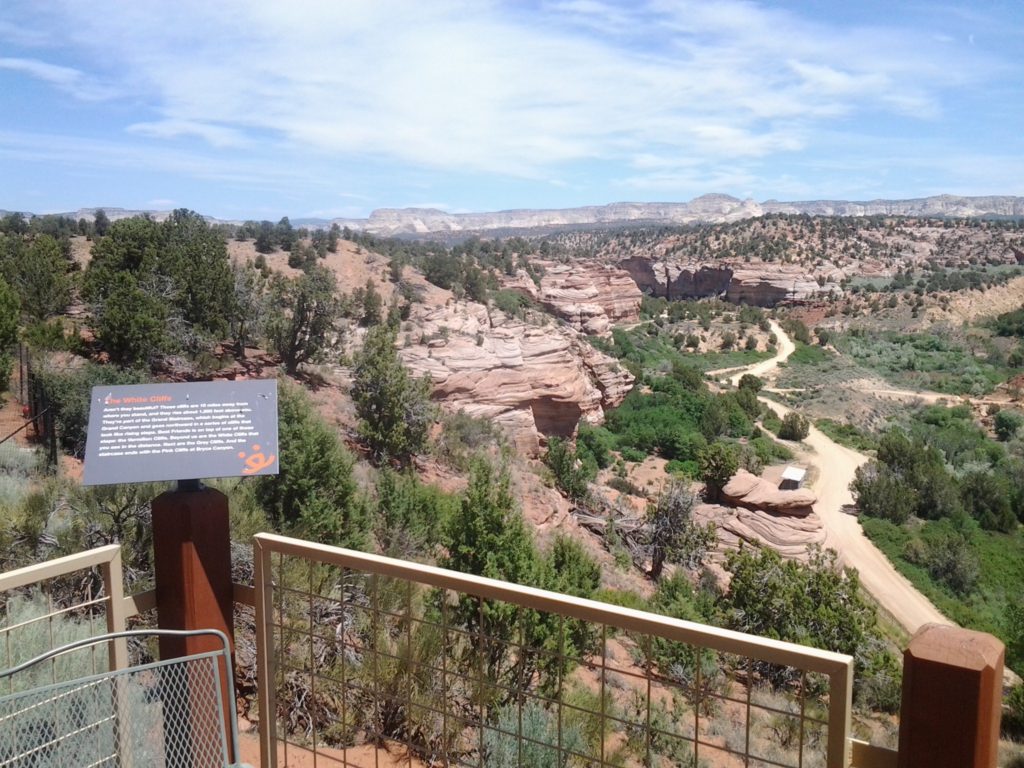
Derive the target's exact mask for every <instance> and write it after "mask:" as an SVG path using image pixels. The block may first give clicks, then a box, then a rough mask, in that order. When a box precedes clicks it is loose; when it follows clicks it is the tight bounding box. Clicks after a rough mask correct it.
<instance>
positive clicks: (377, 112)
mask: <svg viewBox="0 0 1024 768" xmlns="http://www.w3.org/2000/svg"><path fill="white" fill-rule="evenodd" d="M3 11H4V12H3V13H2V14H0V208H3V209H8V210H23V211H32V212H35V213H51V212H59V211H73V210H76V209H78V208H80V207H93V206H108V207H112V206H118V207H123V208H133V209H138V208H141V209H152V210H166V209H170V208H178V207H185V208H191V209H194V210H197V211H200V212H201V213H204V214H208V215H212V216H217V217H219V218H224V219H250V218H252V219H271V220H276V219H278V218H280V217H281V216H284V215H288V216H290V217H292V218H293V219H295V218H304V217H321V218H334V217H363V216H366V215H368V214H369V213H370V212H371V211H372V210H374V209H377V208H404V207H427V208H438V209H441V210H446V211H450V212H465V211H493V210H505V209H511V208H567V207H573V206H579V205H602V204H605V203H611V202H616V201H641V202H663V201H686V200H689V199H692V198H693V197H696V196H699V195H702V194H706V193H712V192H715V193H725V194H730V195H734V196H736V197H739V198H753V199H756V200H759V201H764V200H768V199H777V200H814V199H826V198H827V199H846V200H867V199H875V198H909V197H924V196H928V195H934V194H944V193H945V194H960V195H986V194H1003V195H1024V1H1022V0H1004V1H1003V2H997V1H995V0H993V1H992V2H982V1H980V0H978V1H976V2H970V3H966V2H949V3H941V2H928V3H921V2H915V1H914V0H899V1H898V2H892V0H886V2H881V1H879V0H844V1H843V2H833V1H832V0H800V1H799V2H797V1H795V0H794V1H793V2H783V1H780V2H771V3H768V2H746V1H743V2H740V1H737V0H698V1H696V2H691V1H690V0H667V1H663V0H650V1H645V0H635V1H634V2H602V1H601V0H551V2H545V1H544V0H519V1H518V2H490V1H489V0H472V2H456V1H454V0H429V1H426V2H425V1H424V0H410V1H409V2H404V1H398V0H395V1H392V0H369V1H367V2H363V0H325V1H323V2H317V1H316V0H304V1H302V2H289V3H286V2H281V1H280V0H244V1H241V0H239V1H236V0H202V2H196V1H193V0H175V2H166V1H165V0H160V1H156V0H133V2H123V1H119V2H113V1H111V0H90V1H89V2H81V0H67V1H66V2H61V1H60V0H3Z"/></svg>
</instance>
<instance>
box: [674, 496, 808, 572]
mask: <svg viewBox="0 0 1024 768" xmlns="http://www.w3.org/2000/svg"><path fill="white" fill-rule="evenodd" d="M693 519H694V521H695V522H697V523H700V524H707V523H711V524H713V525H714V527H715V534H716V536H717V538H718V542H717V546H716V548H715V552H716V553H717V555H718V558H719V559H724V555H725V553H726V552H728V551H729V550H736V549H739V547H740V545H741V544H742V543H748V544H756V545H759V546H765V547H771V548H772V549H774V550H776V551H777V552H778V553H779V554H781V555H782V556H783V557H788V558H793V559H797V560H802V561H806V560H807V557H808V555H809V554H810V551H811V549H812V548H813V547H824V546H825V545H826V543H827V542H826V531H825V527H824V525H822V522H821V518H819V517H818V515H817V514H815V513H813V512H812V513H810V514H807V515H804V516H801V517H793V516H791V515H773V514H771V513H769V512H765V511H763V510H758V509H744V508H742V507H740V508H731V507H724V506H719V505H717V504H701V505H699V506H698V507H696V508H695V509H694V511H693Z"/></svg>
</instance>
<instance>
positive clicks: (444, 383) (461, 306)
mask: <svg viewBox="0 0 1024 768" xmlns="http://www.w3.org/2000/svg"><path fill="white" fill-rule="evenodd" d="M414 312H415V316H414V318H413V321H414V323H415V325H417V326H419V329H420V333H421V337H420V339H419V340H418V341H414V342H413V343H410V344H409V345H408V346H406V347H405V348H403V349H402V350H401V356H402V359H403V361H404V362H405V364H406V365H407V366H408V367H409V368H410V370H411V371H412V372H413V373H414V374H416V375H429V376H430V378H431V380H432V381H433V384H434V396H435V398H436V399H438V400H440V401H442V402H443V403H444V404H445V405H446V406H448V407H452V408H456V409H459V410H463V411H465V412H467V413H469V414H471V415H473V416H478V417H482V418H488V419H492V420H494V421H496V422H498V423H500V424H502V425H504V426H505V427H507V428H508V430H509V431H510V433H511V435H512V437H513V440H514V442H515V443H516V447H517V448H518V449H519V450H521V451H523V452H524V453H527V454H536V453H537V452H538V451H539V449H540V443H541V435H545V436H568V435H571V434H572V432H573V430H574V428H575V426H576V424H577V422H578V421H579V420H580V419H581V418H582V419H585V420H587V421H589V422H591V423H600V422H601V421H603V420H604V409H605V408H608V407H611V406H615V405H617V404H618V403H619V402H621V400H622V398H623V397H625V395H626V394H627V393H628V392H629V388H630V386H631V385H632V381H633V377H632V376H631V375H630V374H629V373H628V371H626V370H624V369H622V368H621V367H620V366H619V365H618V363H617V362H616V361H614V360H612V359H611V358H608V357H607V356H605V355H603V354H601V353H600V352H598V351H597V350H595V349H593V348H592V347H591V346H590V345H589V344H588V343H586V342H585V341H584V340H583V339H582V338H580V337H579V334H578V333H577V332H576V331H574V330H573V329H571V328H568V327H566V326H559V325H556V324H554V323H553V322H552V323H551V324H550V325H547V326H541V325H535V324H530V323H528V322H524V321H522V320H519V319H514V318H510V317H508V316H506V315H504V314H503V313H501V312H500V311H497V310H494V311H493V322H492V316H491V315H490V314H489V313H488V310H487V308H486V307H484V306H483V305H481V304H476V303H474V302H465V301H460V302H454V301H453V302H449V303H448V304H447V305H445V306H439V307H433V308H431V307H426V306H423V305H416V309H415V310H414ZM410 341H412V340H410Z"/></svg>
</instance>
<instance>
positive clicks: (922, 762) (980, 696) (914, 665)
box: [897, 624, 1005, 768]
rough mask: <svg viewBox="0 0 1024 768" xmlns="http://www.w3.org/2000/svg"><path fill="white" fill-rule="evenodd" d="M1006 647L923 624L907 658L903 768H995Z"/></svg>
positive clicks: (953, 629)
mask: <svg viewBox="0 0 1024 768" xmlns="http://www.w3.org/2000/svg"><path fill="white" fill-rule="evenodd" d="M1004 650H1005V649H1004V647H1003V644H1002V642H1000V641H999V640H998V639H997V638H995V637H993V636H992V635H989V634H986V633H984V632H974V631H972V630H969V629H961V628H960V627H951V626H945V625H942V624H925V625H924V626H923V627H921V629H919V630H918V631H917V634H916V635H914V638H913V639H912V640H911V641H910V647H908V648H907V650H906V651H905V652H904V654H903V700H902V704H901V706H900V742H899V759H898V761H897V765H898V766H899V768H996V760H997V758H998V751H999V717H1000V713H1001V708H1002V685H1003V655H1004Z"/></svg>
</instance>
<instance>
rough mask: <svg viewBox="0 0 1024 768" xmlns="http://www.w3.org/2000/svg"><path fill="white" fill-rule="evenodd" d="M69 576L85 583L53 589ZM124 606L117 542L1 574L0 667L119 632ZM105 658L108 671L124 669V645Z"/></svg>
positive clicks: (120, 642) (111, 646) (122, 626)
mask: <svg viewBox="0 0 1024 768" xmlns="http://www.w3.org/2000/svg"><path fill="white" fill-rule="evenodd" d="M94 574H95V575H98V577H99V581H100V584H99V585H98V586H94V585H93V583H92V582H93V579H92V578H91V576H93V575H94ZM72 576H77V577H79V579H80V580H81V581H84V582H86V583H87V585H86V586H85V587H84V588H78V587H73V588H70V589H63V590H62V589H58V587H59V586H60V585H61V583H62V582H66V581H67V579H68V578H69V577H72ZM129 603H130V601H128V602H126V600H125V597H124V586H123V581H122V571H121V546H120V545H119V544H109V545H107V546H104V547H98V548H96V549H91V550H88V551H86V552H79V553H76V554H74V555H68V556H67V557H61V558H57V559H56V560H50V561H47V562H44V563H38V564H36V565H29V566H26V567H24V568H19V569H17V570H14V571H8V572H7V573H2V574H0V652H2V653H3V657H2V658H0V664H2V665H3V666H7V667H12V666H14V665H15V659H19V658H20V659H22V660H23V659H25V658H27V657H28V655H34V654H37V653H42V652H44V651H48V650H52V649H53V648H55V647H57V646H58V645H61V644H63V643H65V642H69V641H71V640H77V639H80V638H81V637H82V636H86V637H88V636H93V635H97V634H105V633H111V632H121V631H123V630H124V629H125V618H126V607H127V606H128V605H129ZM69 633H70V634H69ZM107 656H108V658H107V660H106V664H107V665H108V668H109V669H112V670H113V669H123V668H124V667H125V666H126V665H127V663H128V650H127V646H126V644H125V641H124V640H123V639H121V640H118V641H115V642H112V643H110V644H109V647H108V654H107Z"/></svg>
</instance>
